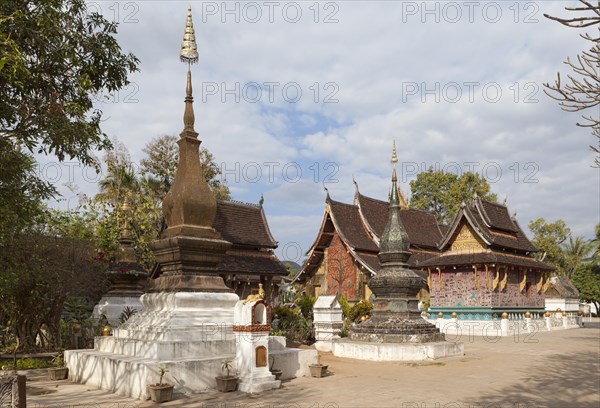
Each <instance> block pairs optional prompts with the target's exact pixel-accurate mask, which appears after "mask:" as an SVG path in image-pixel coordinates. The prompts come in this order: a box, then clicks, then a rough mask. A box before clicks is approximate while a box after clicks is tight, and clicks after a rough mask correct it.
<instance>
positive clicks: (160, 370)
mask: <svg viewBox="0 0 600 408" xmlns="http://www.w3.org/2000/svg"><path fill="white" fill-rule="evenodd" d="M168 372H169V370H168V369H167V368H165V367H159V368H158V375H159V378H158V385H163V382H162V381H163V377H164V376H165V374H166V373H168Z"/></svg>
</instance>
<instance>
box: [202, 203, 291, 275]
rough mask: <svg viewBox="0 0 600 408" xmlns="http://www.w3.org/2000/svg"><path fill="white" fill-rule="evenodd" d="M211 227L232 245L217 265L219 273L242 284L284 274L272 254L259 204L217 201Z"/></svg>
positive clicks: (271, 246)
mask: <svg viewBox="0 0 600 408" xmlns="http://www.w3.org/2000/svg"><path fill="white" fill-rule="evenodd" d="M213 228H214V229H215V230H217V231H218V232H220V233H221V236H222V237H223V239H225V240H226V241H229V242H231V243H232V244H233V246H232V247H231V248H230V249H229V250H228V251H227V254H226V255H225V258H224V259H223V260H222V261H221V263H219V265H218V270H219V273H221V274H227V275H235V278H234V279H235V280H238V281H242V282H259V281H260V276H261V275H262V276H270V277H277V278H279V277H281V276H286V275H287V274H288V270H287V269H286V268H285V266H284V265H283V264H282V263H281V261H279V259H277V256H276V255H275V253H274V252H273V250H274V249H275V248H277V246H278V244H277V241H275V239H274V238H273V235H272V234H271V231H270V229H269V225H268V223H267V218H266V216H265V212H264V210H263V207H262V206H261V205H259V204H249V203H242V202H238V201H217V214H216V216H215V220H214V222H213ZM231 278H233V277H231Z"/></svg>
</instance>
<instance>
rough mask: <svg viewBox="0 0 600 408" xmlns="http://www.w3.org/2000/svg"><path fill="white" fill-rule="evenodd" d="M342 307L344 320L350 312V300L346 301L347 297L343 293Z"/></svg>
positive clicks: (341, 298) (341, 297)
mask: <svg viewBox="0 0 600 408" xmlns="http://www.w3.org/2000/svg"><path fill="white" fill-rule="evenodd" d="M340 305H341V306H342V316H343V317H344V319H345V318H346V317H348V313H349V312H350V304H349V303H348V299H346V295H344V294H343V293H342V296H340Z"/></svg>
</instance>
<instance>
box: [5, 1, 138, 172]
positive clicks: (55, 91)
mask: <svg viewBox="0 0 600 408" xmlns="http://www.w3.org/2000/svg"><path fill="white" fill-rule="evenodd" d="M0 23H1V24H0V44H2V46H3V47H2V54H1V55H0V136H1V137H2V138H3V139H8V140H10V141H12V142H13V143H20V144H22V145H23V146H26V147H27V148H28V149H30V150H33V149H34V148H35V149H37V150H39V151H41V152H49V153H54V154H56V156H58V158H59V159H60V160H63V159H64V158H65V156H70V157H72V158H78V159H79V160H81V161H82V162H83V163H85V164H91V163H93V162H94V160H93V156H92V155H91V154H90V150H91V149H94V148H104V147H107V146H109V145H110V141H109V140H108V138H107V137H106V135H105V134H103V133H102V131H101V130H100V119H101V117H102V112H101V111H99V110H97V109H96V110H94V109H93V108H94V106H93V97H94V95H96V94H98V93H100V92H101V91H108V92H113V91H117V90H119V89H121V88H123V87H125V86H127V85H128V84H129V81H128V79H127V76H128V74H129V73H130V72H133V71H136V70H137V65H138V62H139V61H138V59H137V58H136V57H135V56H133V55H132V54H127V55H126V54H123V53H122V52H121V47H120V46H119V44H118V43H117V40H116V38H115V35H116V33H117V24H116V23H113V22H109V21H108V20H106V19H105V18H104V17H102V16H101V15H100V14H98V13H88V10H87V7H86V4H85V1H83V0H44V1H31V0H4V1H2V2H1V3H0Z"/></svg>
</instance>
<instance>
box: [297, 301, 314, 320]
mask: <svg viewBox="0 0 600 408" xmlns="http://www.w3.org/2000/svg"><path fill="white" fill-rule="evenodd" d="M316 300H317V298H316V297H314V296H311V295H302V296H300V297H298V298H297V299H296V302H295V303H296V305H297V306H298V307H299V308H300V313H302V316H304V317H305V318H306V319H310V320H312V318H313V306H314V305H315V301H316Z"/></svg>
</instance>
